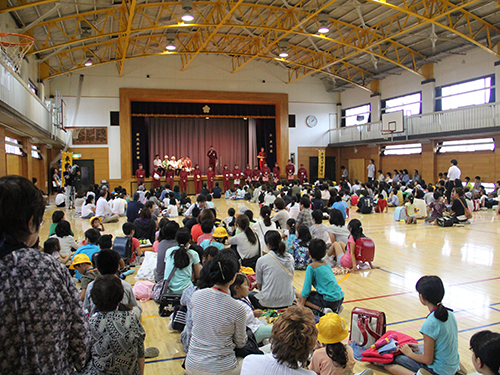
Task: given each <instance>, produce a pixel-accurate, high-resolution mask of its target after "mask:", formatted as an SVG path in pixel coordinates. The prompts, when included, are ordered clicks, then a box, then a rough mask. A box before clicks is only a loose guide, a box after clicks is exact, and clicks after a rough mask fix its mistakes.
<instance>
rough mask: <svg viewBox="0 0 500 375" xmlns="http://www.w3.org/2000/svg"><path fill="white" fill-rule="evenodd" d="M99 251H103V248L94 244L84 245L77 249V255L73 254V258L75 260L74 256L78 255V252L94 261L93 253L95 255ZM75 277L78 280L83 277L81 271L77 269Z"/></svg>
mask: <svg viewBox="0 0 500 375" xmlns="http://www.w3.org/2000/svg"><path fill="white" fill-rule="evenodd" d="M99 251H101V248H100V247H99V246H97V245H93V244H88V245H84V246H82V247H79V248H78V250H76V252H75V255H73V257H72V258H71V260H73V258H74V257H76V256H77V255H78V254H85V255H86V256H88V257H89V259H90V260H91V261H92V255H94V254H95V253H98V252H99ZM94 267H95V264H94ZM75 277H76V279H77V280H80V278H81V277H82V274H81V273H80V272H78V271H77V270H75Z"/></svg>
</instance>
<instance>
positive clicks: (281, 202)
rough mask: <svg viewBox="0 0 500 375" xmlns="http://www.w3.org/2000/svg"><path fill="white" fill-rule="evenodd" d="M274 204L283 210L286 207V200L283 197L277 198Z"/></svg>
mask: <svg viewBox="0 0 500 375" xmlns="http://www.w3.org/2000/svg"><path fill="white" fill-rule="evenodd" d="M274 206H275V207H276V208H277V209H278V210H282V209H284V208H285V201H284V200H283V199H281V198H276V200H275V201H274Z"/></svg>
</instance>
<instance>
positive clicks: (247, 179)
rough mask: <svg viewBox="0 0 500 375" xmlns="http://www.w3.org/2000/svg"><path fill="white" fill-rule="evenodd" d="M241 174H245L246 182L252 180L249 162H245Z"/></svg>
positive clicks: (248, 182)
mask: <svg viewBox="0 0 500 375" xmlns="http://www.w3.org/2000/svg"><path fill="white" fill-rule="evenodd" d="M243 174H244V175H245V182H246V183H247V184H250V182H251V181H252V177H253V172H252V168H251V167H250V164H247V167H246V168H245V171H244V172H243Z"/></svg>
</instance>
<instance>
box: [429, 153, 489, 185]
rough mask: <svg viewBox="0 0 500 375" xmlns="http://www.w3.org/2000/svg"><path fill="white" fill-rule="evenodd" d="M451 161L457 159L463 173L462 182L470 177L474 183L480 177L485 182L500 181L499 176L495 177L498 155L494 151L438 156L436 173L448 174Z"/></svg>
mask: <svg viewBox="0 0 500 375" xmlns="http://www.w3.org/2000/svg"><path fill="white" fill-rule="evenodd" d="M451 159H457V161H458V167H459V168H460V170H461V171H462V174H461V177H460V178H461V179H462V180H464V178H465V177H466V176H469V177H470V178H471V180H472V181H474V177H475V176H480V177H481V180H482V181H484V182H495V181H496V180H498V175H495V169H496V168H495V165H496V161H497V155H496V152H494V151H476V152H447V153H444V154H436V169H437V171H436V173H439V172H448V169H449V168H450V160H451Z"/></svg>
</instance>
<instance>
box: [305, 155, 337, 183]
mask: <svg viewBox="0 0 500 375" xmlns="http://www.w3.org/2000/svg"><path fill="white" fill-rule="evenodd" d="M335 165H336V160H335V156H326V157H325V179H327V180H331V181H335V177H336V173H335ZM317 179H318V157H317V156H311V157H309V182H310V183H311V184H314V183H315V182H316V180H317Z"/></svg>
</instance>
